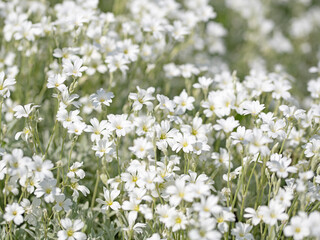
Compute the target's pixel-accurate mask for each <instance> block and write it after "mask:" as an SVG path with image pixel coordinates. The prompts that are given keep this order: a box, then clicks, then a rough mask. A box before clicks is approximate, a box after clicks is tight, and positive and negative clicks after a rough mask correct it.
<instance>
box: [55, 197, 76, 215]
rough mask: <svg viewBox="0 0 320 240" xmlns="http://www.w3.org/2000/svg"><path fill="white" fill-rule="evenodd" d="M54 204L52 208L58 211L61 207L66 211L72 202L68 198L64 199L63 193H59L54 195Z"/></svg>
mask: <svg viewBox="0 0 320 240" xmlns="http://www.w3.org/2000/svg"><path fill="white" fill-rule="evenodd" d="M55 201H56V205H54V207H53V208H54V209H55V210H56V211H57V212H60V211H61V210H62V209H63V210H64V211H65V212H67V211H69V210H70V206H71V205H72V202H71V200H70V199H69V198H67V199H66V196H65V195H64V194H59V195H56V196H55Z"/></svg>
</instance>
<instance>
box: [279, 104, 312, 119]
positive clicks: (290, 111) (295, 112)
mask: <svg viewBox="0 0 320 240" xmlns="http://www.w3.org/2000/svg"><path fill="white" fill-rule="evenodd" d="M279 109H280V111H281V112H282V113H283V115H284V116H285V117H286V118H295V119H297V120H299V119H301V118H304V116H305V112H306V111H305V110H303V109H296V107H295V106H292V107H289V106H287V105H281V106H280V107H279Z"/></svg>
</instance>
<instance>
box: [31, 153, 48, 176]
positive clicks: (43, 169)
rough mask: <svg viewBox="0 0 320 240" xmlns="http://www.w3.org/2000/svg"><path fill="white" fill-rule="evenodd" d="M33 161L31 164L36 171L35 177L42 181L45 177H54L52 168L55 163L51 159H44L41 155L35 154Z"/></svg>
mask: <svg viewBox="0 0 320 240" xmlns="http://www.w3.org/2000/svg"><path fill="white" fill-rule="evenodd" d="M32 159H33V163H32V165H31V166H30V168H32V170H33V171H34V172H35V177H36V178H38V179H39V180H40V181H42V180H43V179H45V178H53V173H52V172H51V169H52V168H53V166H54V165H53V163H52V162H51V161H50V160H43V159H42V157H41V156H38V155H35V156H33V157H32Z"/></svg>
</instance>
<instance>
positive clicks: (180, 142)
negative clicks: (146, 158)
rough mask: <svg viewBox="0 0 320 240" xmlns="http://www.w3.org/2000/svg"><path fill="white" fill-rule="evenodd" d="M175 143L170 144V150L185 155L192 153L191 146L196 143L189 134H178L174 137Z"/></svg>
mask: <svg viewBox="0 0 320 240" xmlns="http://www.w3.org/2000/svg"><path fill="white" fill-rule="evenodd" d="M174 140H175V143H173V144H172V150H173V151H175V152H179V151H180V150H181V149H182V151H183V152H185V153H189V152H192V151H193V146H192V145H193V144H194V143H195V142H196V138H195V137H194V136H192V135H189V134H183V135H182V134H181V133H178V134H177V135H176V137H175V139H174Z"/></svg>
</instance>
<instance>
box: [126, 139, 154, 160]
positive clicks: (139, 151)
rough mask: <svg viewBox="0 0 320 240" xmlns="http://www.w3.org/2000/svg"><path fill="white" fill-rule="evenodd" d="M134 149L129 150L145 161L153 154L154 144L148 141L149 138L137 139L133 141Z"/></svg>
mask: <svg viewBox="0 0 320 240" xmlns="http://www.w3.org/2000/svg"><path fill="white" fill-rule="evenodd" d="M133 144H134V145H133V147H129V150H130V151H132V153H133V154H134V155H136V156H137V158H140V159H143V158H145V157H146V156H148V155H150V153H153V144H152V142H150V141H148V139H147V138H143V137H141V138H137V139H134V140H133Z"/></svg>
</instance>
